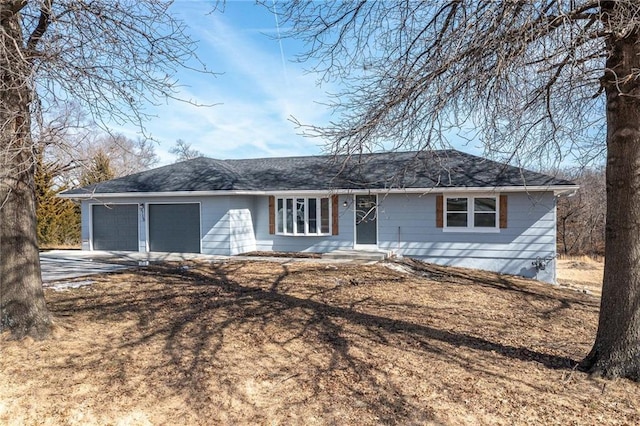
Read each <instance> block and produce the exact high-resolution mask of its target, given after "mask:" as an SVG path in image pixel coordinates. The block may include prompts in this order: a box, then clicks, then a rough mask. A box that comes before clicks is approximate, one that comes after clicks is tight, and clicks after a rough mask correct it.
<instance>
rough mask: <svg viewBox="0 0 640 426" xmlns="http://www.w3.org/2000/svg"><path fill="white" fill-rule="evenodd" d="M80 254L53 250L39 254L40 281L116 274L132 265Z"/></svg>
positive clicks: (105, 257)
mask: <svg viewBox="0 0 640 426" xmlns="http://www.w3.org/2000/svg"><path fill="white" fill-rule="evenodd" d="M82 253H83V252H80V251H72V250H53V251H47V252H42V253H40V267H41V269H42V281H44V282H52V281H60V280H66V279H70V278H78V277H85V276H89V275H94V274H103V273H106V272H116V271H121V270H123V269H127V268H130V267H131V266H132V265H133V264H129V265H127V264H123V262H122V260H119V259H118V257H117V256H90V255H86V254H82ZM84 253H86V252H84ZM114 261H118V262H119V263H116V262H114Z"/></svg>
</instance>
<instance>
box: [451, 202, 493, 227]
mask: <svg viewBox="0 0 640 426" xmlns="http://www.w3.org/2000/svg"><path fill="white" fill-rule="evenodd" d="M444 207H445V211H444V219H445V223H444V227H445V229H450V230H471V229H473V230H479V231H482V230H487V231H489V230H494V229H495V230H497V229H499V228H498V226H499V224H498V208H499V207H498V199H497V197H495V196H473V197H460V196H453V197H445V202H444Z"/></svg>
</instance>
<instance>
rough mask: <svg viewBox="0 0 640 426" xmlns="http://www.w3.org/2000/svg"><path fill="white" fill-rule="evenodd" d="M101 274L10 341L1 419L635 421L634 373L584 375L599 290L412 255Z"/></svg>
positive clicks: (61, 296)
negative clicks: (32, 331)
mask: <svg viewBox="0 0 640 426" xmlns="http://www.w3.org/2000/svg"><path fill="white" fill-rule="evenodd" d="M576 280H577V279H576ZM92 281H93V282H92V283H91V285H87V286H83V287H80V288H70V289H67V290H65V291H53V290H51V289H48V290H46V297H47V300H48V303H49V307H50V309H51V311H52V313H53V314H54V316H55V319H56V324H57V327H56V331H55V336H54V338H52V339H50V340H47V341H43V342H36V341H30V340H27V341H21V342H15V341H9V340H7V339H6V337H7V336H6V334H5V335H3V336H2V337H4V339H3V340H0V424H8V425H24V424H27V425H29V424H38V425H47V424H48V425H80V424H82V425H85V424H113V425H149V424H189V425H191V424H195V425H213V424H223V425H224V424H234V425H235V424H269V425H279V424H287V425H289V424H293V425H296V424H299V425H303V424H304V425H321V424H338V425H342V424H344V425H354V424H358V425H375V424H416V425H417V424H433V425H460V424H462V425H464V424H468V425H477V424H480V425H483V424H486V425H489V424H491V425H494V424H498V425H501V424H502V425H512V424H532V425H533V424H535V425H539V424H556V425H581V424H584V425H592V424H611V425H624V424H626V425H632V424H639V423H640V386H639V385H638V384H635V383H632V382H630V381H627V380H616V381H604V380H601V379H593V378H590V377H588V376H587V375H585V374H583V373H580V372H578V371H576V370H575V366H576V363H577V362H578V361H579V360H580V359H581V358H582V357H584V356H585V355H586V353H587V352H588V350H589V348H590V345H591V343H592V339H593V337H594V335H595V328H596V320H597V310H598V299H597V298H596V296H594V295H592V294H584V293H582V292H580V291H576V290H574V289H567V288H564V287H558V286H555V287H554V286H550V285H545V284H541V283H537V282H534V281H528V280H524V279H517V278H513V277H509V276H502V275H497V274H492V273H484V272H477V271H470V270H464V269H456V268H444V267H435V266H429V265H424V264H417V263H415V264H414V263H410V262H408V263H404V264H398V263H385V264H376V265H354V264H343V265H328V264H320V263H312V262H303V263H291V264H286V263H285V264H281V263H268V262H263V261H259V260H256V261H250V262H248V261H230V262H227V263H223V264H219V263H218V264H208V263H200V264H195V263H192V264H183V265H178V264H172V265H152V266H150V267H147V268H144V269H139V270H133V271H128V272H123V273H116V274H112V275H105V276H98V277H95V278H93V279H92ZM85 282H86V278H85ZM87 284H89V283H87Z"/></svg>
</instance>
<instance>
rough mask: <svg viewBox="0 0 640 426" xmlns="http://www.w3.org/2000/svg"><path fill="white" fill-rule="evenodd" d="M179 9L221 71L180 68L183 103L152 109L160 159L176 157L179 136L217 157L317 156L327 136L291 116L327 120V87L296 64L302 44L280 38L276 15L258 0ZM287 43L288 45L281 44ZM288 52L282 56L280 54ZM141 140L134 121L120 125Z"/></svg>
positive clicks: (188, 4)
mask: <svg viewBox="0 0 640 426" xmlns="http://www.w3.org/2000/svg"><path fill="white" fill-rule="evenodd" d="M172 7H173V10H174V13H175V14H176V15H177V16H179V17H180V18H181V19H183V20H184V21H185V22H186V23H187V25H188V26H189V31H190V33H191V35H192V37H193V38H194V39H195V40H199V45H198V56H199V57H200V59H201V60H202V62H203V63H204V64H205V65H206V66H207V68H208V69H209V70H211V71H214V72H216V73H221V74H220V75H218V76H212V75H208V74H202V73H197V72H190V71H181V72H180V74H179V75H178V79H179V81H180V83H181V84H182V85H183V86H182V87H181V89H180V94H179V97H180V98H183V99H191V100H194V101H195V102H197V103H200V104H216V105H215V106H210V107H196V106H193V105H190V104H188V103H184V102H179V101H168V102H166V103H163V105H160V106H157V107H152V106H150V107H149V108H148V109H147V112H148V113H151V114H152V115H154V116H155V117H154V118H153V119H152V120H150V121H149V122H147V123H146V124H145V127H146V133H147V134H148V135H150V136H151V137H153V138H154V139H155V140H157V141H158V142H159V143H158V145H157V146H156V152H157V153H158V155H159V157H160V163H161V164H167V163H171V162H173V161H174V156H173V155H172V154H170V153H169V152H168V150H169V148H171V147H172V146H173V145H174V144H175V141H176V140H177V139H183V140H185V141H186V142H189V143H190V144H191V145H192V147H193V148H195V149H197V150H199V151H200V152H202V153H203V154H205V155H207V156H210V157H214V158H255V157H271V156H291V155H313V154H319V153H321V152H322V146H321V141H319V140H315V139H309V138H304V137H302V136H300V135H299V134H298V130H297V129H296V127H295V125H294V124H293V123H292V122H291V121H290V118H291V116H295V117H296V118H297V119H299V120H300V121H301V122H304V123H313V124H322V123H326V122H327V121H328V117H329V111H328V109H327V108H326V107H325V106H322V105H320V103H322V102H326V100H327V98H326V94H325V93H326V92H330V91H331V88H330V87H328V86H327V85H323V87H319V86H318V85H317V76H315V75H313V74H308V73H305V72H304V70H303V66H302V65H301V64H298V63H295V62H293V61H292V60H293V59H294V57H295V55H296V53H300V51H301V49H302V46H301V45H300V44H299V42H297V41H293V40H283V41H282V42H281V43H279V42H278V40H277V37H275V36H276V35H277V31H278V28H277V26H276V18H275V17H274V15H273V14H272V13H270V12H269V11H268V9H266V8H265V7H263V6H257V5H255V4H254V2H252V1H227V2H226V4H225V6H224V12H219V11H214V12H211V10H212V9H213V4H212V2H210V1H198V0H192V1H189V0H177V1H176V3H175V4H174V5H173V6H172ZM281 47H282V50H281ZM281 52H282V53H283V54H281ZM114 130H116V131H119V132H122V133H124V134H125V135H127V136H129V137H132V138H135V137H136V136H137V135H138V132H139V130H138V129H136V128H135V127H132V126H127V127H122V128H117V129H114Z"/></svg>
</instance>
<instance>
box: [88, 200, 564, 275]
mask: <svg viewBox="0 0 640 426" xmlns="http://www.w3.org/2000/svg"><path fill="white" fill-rule="evenodd" d="M301 195H303V194H301ZM507 196H508V226H507V228H506V229H500V230H499V231H498V232H491V233H478V232H445V231H444V230H443V229H442V228H437V227H436V216H435V215H436V201H435V200H436V196H435V195H433V194H427V195H417V194H379V196H378V204H379V208H378V248H380V249H383V250H388V251H390V252H394V253H397V254H399V255H402V256H409V257H416V258H419V259H423V260H425V261H428V262H433V263H437V264H443V265H454V266H465V267H472V268H479V269H486V270H491V271H496V272H502V273H509V274H517V275H523V276H527V277H535V278H537V279H539V280H542V281H547V282H555V260H551V261H549V262H548V264H547V268H546V269H545V270H544V271H536V269H535V267H534V266H533V263H532V262H534V261H535V259H536V258H537V257H540V258H545V257H547V258H550V257H553V256H555V253H556V219H555V217H556V216H555V214H556V210H555V197H554V195H553V193H552V192H538V193H509V194H507ZM134 200H135V201H134ZM268 200H269V197H268V196H266V195H255V196H252V195H242V196H240V195H237V196H211V197H158V198H149V197H142V198H136V199H132V198H122V199H109V202H110V203H124V204H131V203H132V202H136V203H142V204H144V205H145V206H146V205H147V203H163V202H179V203H189V202H198V203H200V206H201V207H200V212H201V218H200V220H201V249H202V253H203V254H212V255H234V254H242V253H246V252H248V251H254V250H259V251H290V252H296V251H299V252H318V253H322V252H328V251H332V250H336V249H351V248H353V247H354V240H355V220H354V213H353V195H351V194H349V195H340V196H339V202H338V213H339V220H338V222H339V234H338V235H323V236H285V235H277V234H269V201H268ZM99 202H100V201H99V200H91V201H83V202H82V207H81V209H82V247H83V249H85V250H89V249H91V247H90V239H91V231H90V227H91V223H90V216H91V214H90V207H89V206H90V205H91V204H96V203H99ZM345 202H346V204H347V205H346V206H344V204H345ZM139 210H140V212H139V219H138V220H139V229H138V235H139V250H140V251H147V250H148V246H147V240H148V238H147V224H146V222H145V220H146V217H145V214H144V210H145V209H139Z"/></svg>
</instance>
